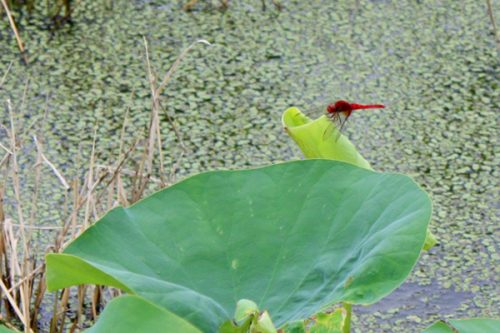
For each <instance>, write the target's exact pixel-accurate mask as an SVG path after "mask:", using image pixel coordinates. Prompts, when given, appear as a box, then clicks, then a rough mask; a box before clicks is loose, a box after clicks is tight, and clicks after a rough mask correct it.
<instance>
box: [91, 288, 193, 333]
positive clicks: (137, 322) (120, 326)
mask: <svg viewBox="0 0 500 333" xmlns="http://www.w3.org/2000/svg"><path fill="white" fill-rule="evenodd" d="M101 332H102V333H106V332H120V333H138V332H140V333H143V332H144V333H147V332H148V333H149V332H150V333H153V332H154V333H173V332H175V333H202V332H201V331H200V330H198V329H197V328H195V327H194V326H192V325H191V324H190V323H188V322H187V321H185V320H184V319H182V318H179V317H177V316H176V315H174V314H172V313H171V312H169V311H167V310H165V309H164V308H162V307H159V306H157V305H154V304H152V303H150V302H148V301H146V300H144V299H142V298H141V297H139V296H121V297H118V298H115V299H113V300H112V301H111V302H110V303H109V304H108V305H107V306H106V308H105V309H104V312H103V313H102V314H101V315H100V316H99V320H98V321H97V323H96V324H95V325H94V326H92V327H91V328H89V329H88V330H86V331H85V333H101Z"/></svg>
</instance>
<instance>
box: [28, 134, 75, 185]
mask: <svg viewBox="0 0 500 333" xmlns="http://www.w3.org/2000/svg"><path fill="white" fill-rule="evenodd" d="M33 141H34V142H35V145H36V148H37V151H38V152H39V154H40V157H41V159H42V160H43V162H45V163H46V164H47V165H48V166H49V167H50V169H51V170H52V172H53V173H54V174H55V175H56V177H57V179H59V182H60V183H61V184H62V186H63V187H64V189H65V190H66V191H67V190H69V189H70V188H71V187H70V186H69V185H68V182H67V181H66V179H65V178H64V176H63V175H62V174H61V173H60V172H59V171H58V170H57V168H56V166H55V165H54V164H52V163H51V162H50V161H49V159H48V158H47V157H46V156H45V155H44V154H43V152H42V151H43V150H42V145H41V144H40V142H38V140H37V138H36V135H33ZM37 164H38V163H37Z"/></svg>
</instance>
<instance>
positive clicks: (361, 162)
mask: <svg viewBox="0 0 500 333" xmlns="http://www.w3.org/2000/svg"><path fill="white" fill-rule="evenodd" d="M281 122H282V124H283V128H284V129H285V131H286V132H287V133H288V135H289V136H290V137H291V138H292V139H293V140H294V141H295V143H297V145H298V146H299V148H300V149H301V150H302V152H303V153H304V156H305V157H306V158H308V159H311V158H325V159H329V160H338V161H343V162H347V163H350V164H354V165H356V166H358V167H360V168H365V169H371V167H370V163H368V161H366V160H365V159H364V158H363V156H361V154H360V153H359V152H358V151H357V150H356V148H355V147H354V145H353V144H352V143H351V141H349V139H348V138H347V137H346V136H344V135H342V134H340V136H339V137H338V140H335V139H334V138H336V137H337V135H338V134H337V133H338V129H337V128H334V132H333V135H332V138H329V139H327V140H324V139H323V134H324V133H325V130H326V129H327V128H328V126H330V125H331V122H330V120H328V118H327V117H326V116H324V115H323V116H321V117H319V118H318V119H316V120H311V119H310V118H309V117H307V116H306V115H304V114H303V113H302V112H301V111H300V110H299V109H298V108H296V107H291V108H289V109H287V110H286V111H285V112H284V113H283V116H282V118H281ZM333 126H335V125H333Z"/></svg>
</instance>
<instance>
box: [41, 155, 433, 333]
mask: <svg viewBox="0 0 500 333" xmlns="http://www.w3.org/2000/svg"><path fill="white" fill-rule="evenodd" d="M430 214H431V205H430V200H429V198H428V196H427V194H426V193H425V192H424V191H422V190H421V189H420V188H419V187H418V186H417V185H416V184H415V183H414V182H413V181H412V180H411V179H410V178H409V177H406V176H404V175H398V174H382V173H376V172H373V171H370V170H366V169H363V168H358V167H355V166H353V165H351V164H347V163H343V162H338V161H331V160H306V161H295V162H289V163H283V164H278V165H273V166H269V167H264V168H259V169H253V170H240V171H217V172H208V173H204V174H200V175H196V176H193V177H190V178H188V179H186V180H184V181H182V182H180V183H178V184H175V185H173V186H171V187H169V188H167V189H165V190H162V191H160V192H158V193H156V194H154V195H152V196H150V197H148V198H146V199H144V200H142V201H140V202H139V203H137V204H135V205H133V206H131V207H129V208H116V209H113V210H112V211H110V212H109V213H108V214H107V215H106V216H104V217H103V218H102V219H101V220H100V221H98V222H97V223H96V224H95V225H94V226H92V227H90V228H89V229H88V230H87V231H85V232H84V233H83V234H82V235H81V236H80V237H78V238H77V239H76V240H75V241H73V242H72V243H71V244H70V245H69V246H68V248H66V249H65V251H64V254H51V255H48V257H47V270H48V273H47V274H48V275H47V282H48V288H49V289H50V290H55V289H58V288H63V287H67V286H71V285H74V284H82V283H97V284H106V283H111V284H112V285H115V286H116V285H117V284H121V285H123V286H126V288H127V290H128V291H129V292H130V293H135V294H138V295H140V296H142V297H144V298H146V299H148V300H149V301H151V302H152V303H154V304H156V305H160V306H162V307H164V308H166V309H167V310H169V311H171V312H173V313H175V314H176V315H178V316H180V317H182V318H184V319H185V320H187V321H188V322H190V323H192V324H193V325H194V326H195V327H197V328H199V329H200V330H202V331H204V332H215V331H216V330H217V328H218V327H219V326H220V325H221V324H222V323H223V322H224V321H226V320H229V319H231V318H232V315H233V313H234V311H235V306H236V303H237V301H238V300H240V299H249V300H254V301H255V302H256V303H257V305H258V307H259V309H261V310H268V311H269V313H270V315H271V317H272V320H273V322H274V323H275V325H276V326H277V327H280V326H282V325H283V324H285V323H286V322H288V321H295V320H300V319H304V318H308V317H309V316H311V315H313V314H314V313H316V312H318V311H319V310H321V309H322V308H323V307H325V306H327V305H330V304H332V303H336V302H340V301H345V302H349V303H356V304H371V303H374V302H376V301H378V300H379V299H381V298H382V297H384V296H385V295H387V294H389V293H390V292H391V291H392V290H394V289H395V288H396V287H398V286H399V285H400V284H401V283H402V282H403V281H404V280H405V278H406V277H407V275H408V274H409V272H410V271H411V269H412V267H413V265H414V264H415V262H416V260H417V258H418V255H419V253H420V250H421V248H422V245H423V243H424V239H425V233H426V228H427V224H428V221H429V218H430ZM76 257H78V258H76ZM72 258H74V260H75V261H76V264H75V265H73V266H72V269H71V272H68V270H67V269H64V267H63V266H64V265H65V264H61V262H63V261H64V262H67V261H68V260H72ZM81 262H85V264H80V263H81ZM89 266H92V269H90V268H89ZM110 277H112V279H111V278H110ZM100 279H101V280H102V281H98V280H100Z"/></svg>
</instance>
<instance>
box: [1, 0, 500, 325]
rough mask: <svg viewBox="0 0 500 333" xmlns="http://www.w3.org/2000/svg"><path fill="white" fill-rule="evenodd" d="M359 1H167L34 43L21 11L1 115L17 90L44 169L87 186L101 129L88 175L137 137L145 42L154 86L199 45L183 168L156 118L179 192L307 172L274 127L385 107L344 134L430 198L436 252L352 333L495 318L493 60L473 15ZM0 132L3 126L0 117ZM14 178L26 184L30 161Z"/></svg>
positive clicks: (184, 85)
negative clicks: (288, 169)
mask: <svg viewBox="0 0 500 333" xmlns="http://www.w3.org/2000/svg"><path fill="white" fill-rule="evenodd" d="M356 3H357V2H354V1H352V2H347V1H346V2H332V1H326V0H324V1H317V2H313V3H311V2H306V1H283V5H284V9H283V11H281V12H277V11H274V10H271V9H270V8H268V10H267V11H266V12H262V10H261V3H260V1H259V0H250V1H241V2H236V1H233V2H232V3H231V6H230V7H229V9H228V10H227V11H226V12H224V13H222V12H220V11H219V10H218V9H217V8H216V7H214V6H210V5H209V4H208V5H207V4H202V3H201V1H200V5H199V6H197V7H196V8H195V11H194V12H191V13H186V12H183V11H182V10H181V4H180V3H176V2H166V1H165V2H163V1H133V2H130V1H115V2H114V7H113V8H112V9H107V8H105V6H104V5H101V4H99V2H91V3H90V2H86V3H83V2H82V3H81V4H80V5H79V6H78V7H76V9H75V12H74V13H73V20H74V24H73V25H71V26H70V25H67V26H65V27H63V28H62V29H61V30H58V31H51V30H50V29H46V27H47V25H46V24H47V22H46V21H45V19H44V18H38V17H31V18H30V17H29V16H27V15H26V14H23V15H19V14H17V16H16V18H17V19H18V23H19V26H20V30H21V37H22V38H23V40H24V41H25V44H26V46H27V49H28V57H29V59H30V63H31V64H30V65H29V67H26V66H24V65H22V64H21V63H20V61H19V58H18V53H17V52H18V51H17V46H16V43H15V40H14V38H13V36H12V35H11V34H10V33H9V31H10V30H9V25H8V22H7V20H6V18H5V17H4V16H2V18H1V19H0V20H1V21H0V24H1V29H0V31H1V32H0V39H1V41H0V43H1V45H2V47H1V48H0V79H1V77H2V75H3V73H4V72H5V71H6V69H7V66H8V64H9V63H10V62H11V61H14V63H13V65H12V69H11V72H10V74H9V76H8V78H7V80H6V81H5V82H4V84H3V86H2V87H1V88H0V101H1V103H2V110H5V109H4V108H3V106H4V101H5V99H6V98H7V97H10V98H11V99H12V101H13V102H14V104H15V106H19V105H20V101H21V99H22V98H21V96H22V93H23V89H24V84H25V82H26V80H27V79H28V78H29V89H28V93H27V100H26V103H25V104H24V110H21V111H19V112H18V113H17V115H18V118H19V119H18V120H19V124H20V126H25V127H27V126H28V124H30V123H31V122H33V121H34V120H36V119H40V118H41V117H42V115H43V113H44V110H45V109H47V110H48V117H47V121H46V122H45V125H44V128H43V129H44V131H43V132H44V136H45V140H46V143H45V147H46V148H45V149H46V154H47V157H48V158H49V159H50V160H51V161H53V162H54V163H56V164H57V165H58V166H59V167H60V168H61V170H63V172H66V173H67V176H68V178H71V177H73V176H79V175H81V174H82V172H83V168H84V166H85V163H86V161H87V157H88V154H89V152H90V147H91V141H92V134H93V128H94V126H95V124H96V122H97V124H98V125H99V129H98V134H99V139H98V142H97V147H98V148H97V150H98V159H99V161H100V162H102V163H105V162H106V161H114V160H116V156H117V152H118V147H119V143H118V141H119V137H120V128H121V125H122V121H123V117H124V115H125V112H126V109H127V108H130V123H129V124H130V125H129V127H128V128H127V133H126V134H127V135H126V141H127V144H131V143H132V142H133V141H134V138H135V137H136V135H137V133H138V132H140V131H143V130H144V128H145V127H146V126H147V124H148V122H149V110H150V107H151V101H150V89H149V85H148V80H147V72H146V67H145V62H144V48H143V41H142V36H146V38H147V39H148V41H149V47H150V51H151V62H152V64H153V67H154V69H155V70H156V72H157V73H158V75H163V73H165V72H166V70H167V69H168V68H169V66H170V65H171V64H172V62H173V61H174V60H175V58H176V57H177V55H178V54H179V53H180V51H181V50H182V49H183V48H185V47H187V46H188V45H189V44H190V43H191V42H193V41H194V40H196V39H199V38H204V39H207V40H208V41H210V42H211V43H212V44H213V45H212V46H211V47H197V48H196V49H195V50H194V51H193V52H191V53H190V54H189V55H188V57H187V58H186V59H185V60H184V61H183V63H182V64H181V66H180V68H179V70H178V71H177V73H176V74H175V75H174V77H173V80H172V81H171V83H170V84H169V86H168V87H167V89H166V91H165V92H164V95H163V96H164V99H163V103H162V105H163V108H164V110H165V111H166V112H168V113H169V115H170V116H172V117H174V118H175V119H176V121H177V123H178V126H179V128H180V132H181V135H182V139H183V141H184V144H185V146H186V149H187V153H186V154H184V157H183V158H182V159H181V160H180V161H177V158H178V157H179V156H180V153H181V151H182V149H181V147H180V146H179V145H178V144H177V139H176V137H175V134H174V133H173V131H172V130H171V127H170V126H169V124H168V122H167V120H166V118H165V115H164V114H162V115H161V117H162V120H163V122H162V134H163V135H164V138H165V163H166V167H169V166H170V165H173V164H174V163H175V162H179V170H178V175H179V177H183V176H184V175H188V174H192V173H194V172H197V171H203V170H208V169H214V168H215V169H216V168H235V167H241V166H256V165H263V164H267V163H272V162H277V161H283V160H289V159H293V158H301V153H300V152H299V150H298V149H297V148H296V147H295V146H294V144H293V143H292V142H291V141H290V140H289V139H288V137H287V136H286V135H285V134H284V133H283V132H282V128H281V123H280V117H281V112H282V110H284V109H286V108H287V107H289V106H292V105H295V106H297V107H299V108H300V109H301V110H303V111H304V112H305V113H307V114H308V116H310V117H311V118H316V117H318V116H319V115H321V113H322V110H321V108H319V109H318V108H316V107H317V106H321V105H324V104H325V103H327V102H330V101H333V100H336V99H346V100H352V101H356V102H359V103H384V104H386V106H387V107H386V109H384V110H370V111H364V112H358V113H355V114H353V116H352V117H351V119H350V120H349V124H348V126H347V128H346V134H347V135H348V136H349V138H350V140H351V141H352V142H353V143H354V144H355V145H356V147H358V148H359V149H360V151H361V153H362V155H363V156H364V157H365V158H366V160H367V161H368V162H369V163H370V164H371V165H372V167H373V168H374V169H376V170H381V171H391V172H393V171H396V172H403V173H407V174H410V175H412V176H413V177H414V178H415V179H416V181H417V182H418V183H419V184H420V185H421V186H422V187H424V188H425V189H426V191H428V192H429V193H431V195H432V198H433V203H434V212H435V213H434V216H433V224H432V226H433V231H434V232H435V234H436V236H437V237H438V239H439V240H440V246H438V247H436V248H434V249H432V250H431V251H430V252H429V253H425V254H423V256H422V258H421V259H420V261H419V264H418V265H417V267H416V268H415V269H414V273H413V275H412V277H411V278H410V280H409V281H408V283H407V284H405V285H403V286H402V287H401V288H400V289H399V290H397V291H396V292H395V294H394V296H393V297H392V298H388V299H387V300H382V302H380V303H379V304H377V305H374V306H373V307H370V308H362V309H355V311H354V312H355V315H356V312H357V315H356V318H355V320H354V323H353V327H354V331H355V332H367V331H370V330H371V331H387V330H388V327H389V326H390V327H391V329H390V330H391V331H392V332H408V331H413V330H414V327H425V326H428V325H430V324H431V323H432V322H433V321H435V320H437V319H442V318H450V317H455V318H460V317H475V316H487V317H494V316H499V315H500V313H499V310H498V309H499V308H498V303H499V301H500V300H499V297H498V296H497V293H496V289H495V283H494V281H495V277H496V276H497V275H498V272H497V271H495V270H496V266H498V265H497V264H496V263H497V262H498V253H497V252H496V250H495V244H496V243H495V240H496V239H498V237H499V236H500V230H499V228H498V226H497V225H498V218H497V217H496V216H495V210H496V206H495V205H496V202H498V192H497V191H495V187H496V186H497V181H496V179H498V178H499V177H498V176H499V175H498V167H497V166H498V164H499V162H500V161H499V159H498V150H496V149H495V144H496V140H497V139H496V138H497V133H496V131H497V129H496V127H495V121H498V116H496V112H497V111H498V109H499V103H500V102H499V101H500V96H499V94H500V89H498V82H499V80H498V79H499V78H498V74H496V73H498V68H499V66H498V65H499V60H498V56H497V50H496V48H495V42H494V38H493V35H492V33H491V26H490V22H489V20H488V16H487V13H486V8H485V4H484V3H482V2H478V1H472V0H466V1H453V0H447V1H442V2H439V3H437V2H429V1H420V2H419V1H410V0H407V1H397V2H396V1H392V2H391V1H361V2H359V7H357V6H356ZM497 12H498V11H497ZM497 17H500V15H497ZM0 121H1V122H2V124H6V121H7V114H6V113H5V112H0ZM23 124H24V125H23ZM28 134H29V133H26V137H27V139H26V141H30V140H31V138H30V137H29V135H28ZM4 138H5V135H4V132H1V131H0V140H2V142H3V143H5V142H4ZM75 156H80V157H78V158H75ZM21 164H22V165H24V171H25V172H29V170H30V166H32V164H33V160H32V159H30V158H28V157H23V158H22V160H21ZM54 182H55V181H54ZM46 187H47V188H46V192H45V193H46V197H47V198H48V200H49V202H47V203H45V204H44V205H43V207H42V209H43V211H45V212H46V213H45V214H44V215H42V216H41V217H40V220H41V221H42V222H43V223H52V222H53V221H54V220H55V218H54V216H53V214H58V213H54V207H56V208H57V207H58V205H60V203H61V200H62V199H61V198H62V197H63V193H62V192H61V190H60V187H59V186H50V185H49V184H47V186H46ZM6 196H7V198H6V200H7V202H9V201H8V199H9V193H8V192H7V193H6ZM49 212H50V214H49ZM415 290H417V292H411V291H415ZM443 300H447V302H443ZM450 304H453V305H454V306H450ZM271 315H272V314H271Z"/></svg>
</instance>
